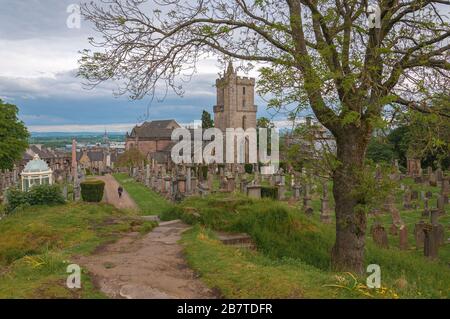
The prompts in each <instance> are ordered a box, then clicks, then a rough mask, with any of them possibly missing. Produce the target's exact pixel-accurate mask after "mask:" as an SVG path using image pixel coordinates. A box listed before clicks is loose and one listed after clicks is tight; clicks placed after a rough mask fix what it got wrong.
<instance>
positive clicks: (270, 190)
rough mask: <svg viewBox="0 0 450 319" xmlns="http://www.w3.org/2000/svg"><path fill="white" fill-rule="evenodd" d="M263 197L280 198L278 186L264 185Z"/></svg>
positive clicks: (262, 189) (262, 188)
mask: <svg viewBox="0 0 450 319" xmlns="http://www.w3.org/2000/svg"><path fill="white" fill-rule="evenodd" d="M261 198H272V199H278V188H276V187H270V186H262V187H261Z"/></svg>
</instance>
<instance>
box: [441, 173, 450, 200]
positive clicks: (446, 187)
mask: <svg viewBox="0 0 450 319" xmlns="http://www.w3.org/2000/svg"><path fill="white" fill-rule="evenodd" d="M441 195H442V196H443V197H444V205H447V204H449V196H450V181H449V178H444V179H442V183H441Z"/></svg>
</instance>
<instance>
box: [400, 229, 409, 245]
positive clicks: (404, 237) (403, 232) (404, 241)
mask: <svg viewBox="0 0 450 319" xmlns="http://www.w3.org/2000/svg"><path fill="white" fill-rule="evenodd" d="M399 236H400V249H401V250H406V249H408V229H407V228H406V225H401V226H400V228H399Z"/></svg>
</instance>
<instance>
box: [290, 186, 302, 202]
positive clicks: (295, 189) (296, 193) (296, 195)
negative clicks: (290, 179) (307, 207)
mask: <svg viewBox="0 0 450 319" xmlns="http://www.w3.org/2000/svg"><path fill="white" fill-rule="evenodd" d="M300 192H301V187H300V186H299V185H294V187H293V193H292V195H293V196H294V199H295V200H299V199H300Z"/></svg>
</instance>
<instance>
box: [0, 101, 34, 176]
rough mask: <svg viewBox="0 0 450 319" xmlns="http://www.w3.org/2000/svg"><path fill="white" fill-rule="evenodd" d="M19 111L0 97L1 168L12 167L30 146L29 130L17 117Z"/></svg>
mask: <svg viewBox="0 0 450 319" xmlns="http://www.w3.org/2000/svg"><path fill="white" fill-rule="evenodd" d="M18 111H19V110H18V108H17V106H15V105H13V104H9V103H4V102H3V101H2V100H1V99H0V170H2V169H12V168H13V166H14V162H16V161H17V160H20V159H22V156H23V153H24V152H25V150H26V148H27V147H28V138H29V134H28V130H27V128H26V127H25V125H24V123H23V122H22V121H20V120H19V119H18V118H17V113H18Z"/></svg>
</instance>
